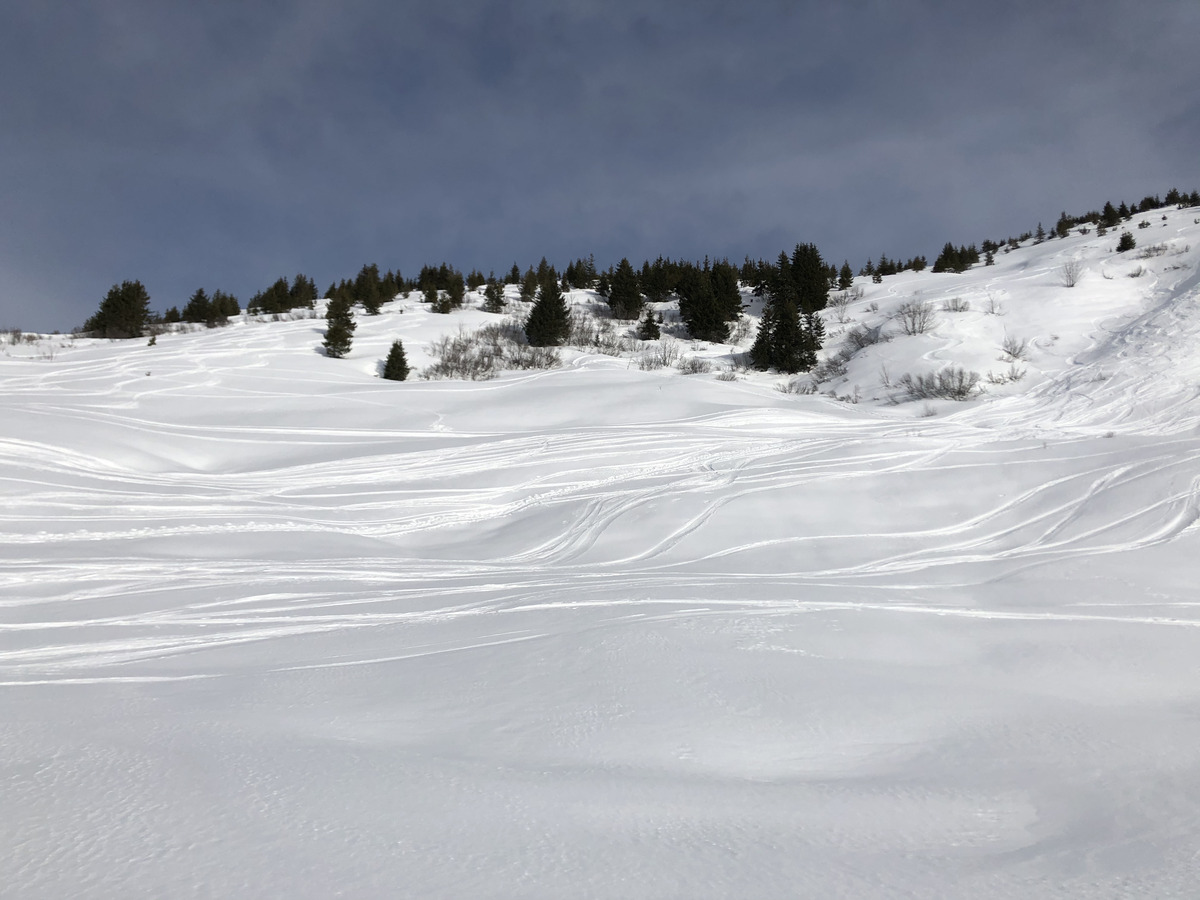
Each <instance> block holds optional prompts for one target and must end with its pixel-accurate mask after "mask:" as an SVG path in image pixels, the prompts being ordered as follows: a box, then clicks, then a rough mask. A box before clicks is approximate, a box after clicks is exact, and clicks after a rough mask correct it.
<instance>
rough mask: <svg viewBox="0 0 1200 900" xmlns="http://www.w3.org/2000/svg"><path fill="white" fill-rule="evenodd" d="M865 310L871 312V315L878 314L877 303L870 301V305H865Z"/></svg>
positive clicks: (876, 301)
mask: <svg viewBox="0 0 1200 900" xmlns="http://www.w3.org/2000/svg"><path fill="white" fill-rule="evenodd" d="M867 310H868V312H873V313H877V312H879V301H878V300H872V301H871V302H870V303H868V304H867Z"/></svg>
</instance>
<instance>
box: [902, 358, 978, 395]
mask: <svg viewBox="0 0 1200 900" xmlns="http://www.w3.org/2000/svg"><path fill="white" fill-rule="evenodd" d="M899 384H900V387H902V388H904V390H905V391H906V392H907V394H908V399H909V400H932V399H941V400H967V399H968V398H970V396H971V395H972V394H974V393H975V391H976V390H977V389H978V388H979V373H978V372H968V371H966V370H965V369H963V368H961V367H959V366H950V367H948V368H945V369H942V370H941V371H940V372H931V373H930V374H928V375H909V374H907V373H905V374H904V375H903V376H901V378H900V381H899Z"/></svg>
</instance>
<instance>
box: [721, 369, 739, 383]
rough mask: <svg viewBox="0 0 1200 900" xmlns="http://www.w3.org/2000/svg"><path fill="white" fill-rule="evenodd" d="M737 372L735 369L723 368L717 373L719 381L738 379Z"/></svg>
mask: <svg viewBox="0 0 1200 900" xmlns="http://www.w3.org/2000/svg"><path fill="white" fill-rule="evenodd" d="M737 380H738V377H737V372H735V371H733V369H722V370H721V371H720V372H718V373H717V381H737Z"/></svg>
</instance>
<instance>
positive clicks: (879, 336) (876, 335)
mask: <svg viewBox="0 0 1200 900" xmlns="http://www.w3.org/2000/svg"><path fill="white" fill-rule="evenodd" d="M890 340H891V337H890V336H889V335H886V334H884V333H883V326H882V325H876V326H875V327H874V328H868V327H867V326H866V325H859V326H858V327H856V328H851V329H850V330H849V331H847V332H846V337H845V344H846V347H848V348H851V352H857V351H859V350H862V349H864V348H866V347H870V346H871V345H872V344H884V343H887V342H888V341H890Z"/></svg>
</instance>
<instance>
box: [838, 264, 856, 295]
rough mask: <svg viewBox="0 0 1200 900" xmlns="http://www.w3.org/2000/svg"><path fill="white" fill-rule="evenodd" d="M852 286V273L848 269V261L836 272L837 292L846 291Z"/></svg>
mask: <svg viewBox="0 0 1200 900" xmlns="http://www.w3.org/2000/svg"><path fill="white" fill-rule="evenodd" d="M853 284H854V271H853V270H852V269H851V268H850V261H849V260H846V261H845V262H843V263H842V268H841V269H840V270H839V271H838V283H837V286H838V290H839V291H848V290H850V288H851V287H852V286H853Z"/></svg>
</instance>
